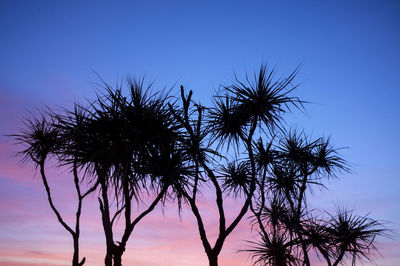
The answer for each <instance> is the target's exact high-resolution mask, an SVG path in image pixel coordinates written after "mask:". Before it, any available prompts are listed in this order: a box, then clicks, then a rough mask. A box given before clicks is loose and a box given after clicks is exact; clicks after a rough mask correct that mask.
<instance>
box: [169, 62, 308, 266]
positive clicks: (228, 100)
mask: <svg viewBox="0 0 400 266" xmlns="http://www.w3.org/2000/svg"><path fill="white" fill-rule="evenodd" d="M296 71H297V70H296ZM296 71H294V72H293V73H291V74H290V75H289V76H288V77H285V78H281V79H277V80H274V71H271V72H269V71H267V68H266V66H265V65H263V66H261V68H260V71H259V73H258V74H257V75H255V76H254V80H253V81H250V80H249V79H248V78H247V80H246V82H241V81H239V79H237V78H236V83H235V84H234V85H232V86H226V87H223V89H222V92H221V93H220V94H219V95H217V96H215V97H214V106H213V107H211V108H206V107H204V106H202V105H200V104H198V103H196V102H195V101H193V100H192V91H190V92H189V94H188V95H187V96H186V95H185V93H184V89H183V87H181V99H182V106H181V109H180V110H176V108H174V107H172V106H171V107H170V109H171V112H172V113H173V114H174V116H175V118H176V120H177V121H178V122H179V125H180V126H181V127H182V128H183V129H184V130H183V131H182V135H183V138H184V148H185V150H186V152H187V154H188V156H189V157H190V158H191V160H192V163H193V166H194V168H195V169H196V171H195V175H194V176H193V177H192V179H193V180H194V183H193V185H192V187H191V189H190V190H184V191H182V192H181V193H182V195H183V196H184V198H185V200H186V201H187V202H188V203H189V205H190V207H191V210H192V212H193V214H194V216H195V218H196V220H197V225H198V229H199V234H200V239H201V241H202V244H203V246H204V249H205V252H206V254H207V257H208V260H209V265H210V266H215V265H218V255H219V254H220V252H221V250H222V248H223V245H224V242H225V240H226V239H227V237H228V236H229V234H230V233H231V232H232V231H233V230H234V229H235V227H236V226H237V225H238V224H239V222H240V221H241V219H242V218H243V217H244V216H245V214H246V213H247V211H248V208H249V206H250V205H251V202H252V198H253V195H254V192H255V190H256V187H257V179H258V174H259V171H258V168H257V164H256V157H255V156H256V153H255V147H256V146H255V138H256V135H258V134H259V132H262V133H266V134H269V133H271V132H273V131H274V130H275V129H276V128H280V127H281V126H282V122H283V115H284V114H285V113H286V112H287V111H290V108H292V107H294V108H301V106H302V101H301V100H299V99H298V98H297V97H292V96H290V95H289V94H290V93H291V91H292V90H293V89H294V88H295V86H291V83H292V81H293V78H294V77H295V74H296ZM225 148H226V153H225V154H223V153H224V150H225ZM229 153H234V156H233V157H234V158H233V159H232V160H229V159H228V158H227V155H228V154H229ZM202 183H210V184H211V185H212V187H213V189H214V190H215V195H216V206H217V209H218V215H219V226H218V236H217V239H216V241H215V243H214V245H212V244H211V243H210V239H209V238H208V236H207V233H206V228H205V226H204V222H203V217H202V215H201V213H200V210H199V208H198V203H197V201H196V196H197V194H198V192H199V189H200V187H201V184H202ZM240 195H241V196H243V198H244V202H243V204H242V206H241V208H240V211H239V212H238V213H237V214H236V216H235V218H234V219H233V221H231V222H228V221H227V219H226V213H225V209H224V199H225V198H226V196H232V197H237V196H240Z"/></svg>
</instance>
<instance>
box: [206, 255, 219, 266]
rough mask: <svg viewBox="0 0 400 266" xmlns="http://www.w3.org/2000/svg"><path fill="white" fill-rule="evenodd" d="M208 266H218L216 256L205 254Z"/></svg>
mask: <svg viewBox="0 0 400 266" xmlns="http://www.w3.org/2000/svg"><path fill="white" fill-rule="evenodd" d="M207 256H208V262H209V266H218V254H213V253H212V254H207Z"/></svg>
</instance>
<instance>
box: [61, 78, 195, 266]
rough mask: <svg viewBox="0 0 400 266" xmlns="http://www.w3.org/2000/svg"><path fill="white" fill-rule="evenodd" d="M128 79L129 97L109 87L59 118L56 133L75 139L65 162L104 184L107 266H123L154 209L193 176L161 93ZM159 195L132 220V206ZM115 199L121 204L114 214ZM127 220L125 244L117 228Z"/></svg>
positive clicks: (101, 202)
mask: <svg viewBox="0 0 400 266" xmlns="http://www.w3.org/2000/svg"><path fill="white" fill-rule="evenodd" d="M144 86H145V85H144V80H143V79H139V80H134V79H133V80H128V87H129V92H130V95H129V97H128V98H127V97H124V96H123V95H122V88H121V87H117V88H115V89H114V88H112V87H111V86H110V85H108V84H106V83H104V87H105V90H106V93H105V94H103V95H99V96H98V97H97V99H96V100H95V101H91V102H90V103H89V105H88V107H84V106H82V105H76V106H75V110H74V111H73V112H67V114H66V115H58V116H56V120H57V128H58V129H60V130H61V131H62V132H64V133H65V134H66V135H68V136H69V137H70V140H71V145H70V146H69V147H68V148H67V149H66V150H64V151H63V152H64V155H65V156H64V157H63V160H64V161H65V162H71V161H73V162H74V163H76V164H77V165H78V167H80V168H82V169H85V170H84V171H85V172H86V173H87V175H86V179H87V180H88V182H95V183H96V184H99V187H100V196H99V197H98V201H99V208H100V211H101V215H102V224H103V229H104V234H105V238H106V246H107V249H106V256H105V265H107V266H111V265H115V266H117V265H121V264H122V254H123V253H124V251H125V247H126V244H127V241H128V239H129V237H130V235H131V234H132V232H133V230H134V228H135V226H136V225H137V224H138V223H139V222H140V221H141V220H142V219H143V218H144V217H145V216H146V215H147V214H149V213H150V212H151V211H152V210H153V209H154V208H155V206H156V205H157V204H158V203H159V202H160V201H164V200H165V199H166V198H167V197H169V192H168V189H170V190H171V191H174V190H176V186H184V185H185V183H186V182H187V178H186V176H187V175H188V174H190V172H191V169H190V166H187V164H186V163H185V162H186V160H187V159H186V158H185V154H184V153H182V152H181V148H180V146H179V138H180V136H179V131H178V127H177V126H176V123H175V120H174V117H173V116H172V114H171V113H170V111H169V107H168V105H167V101H168V98H166V97H164V96H163V95H162V94H161V93H158V94H150V93H151V92H150V87H151V84H150V85H149V86H148V87H147V88H145V87H144ZM149 193H150V194H152V195H155V196H154V199H153V200H152V201H151V202H150V204H149V205H148V206H145V208H144V210H143V211H142V212H140V213H138V214H137V216H136V217H135V218H133V217H132V216H133V213H132V201H133V200H136V201H138V203H139V202H140V201H141V200H142V196H144V194H147V195H148V194H149ZM111 199H116V202H117V206H116V208H115V210H113V206H112V204H111ZM119 216H123V218H124V230H123V234H122V237H121V239H120V241H115V239H114V233H113V229H114V227H115V222H116V220H117V218H118V217H119Z"/></svg>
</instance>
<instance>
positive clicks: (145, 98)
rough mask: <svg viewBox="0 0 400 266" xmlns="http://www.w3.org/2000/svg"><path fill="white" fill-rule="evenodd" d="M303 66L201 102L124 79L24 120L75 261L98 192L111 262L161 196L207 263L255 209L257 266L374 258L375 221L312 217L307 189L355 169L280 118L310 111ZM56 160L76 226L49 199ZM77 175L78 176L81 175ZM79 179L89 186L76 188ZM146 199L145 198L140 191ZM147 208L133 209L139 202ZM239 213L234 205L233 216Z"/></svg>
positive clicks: (258, 77)
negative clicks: (209, 204)
mask: <svg viewBox="0 0 400 266" xmlns="http://www.w3.org/2000/svg"><path fill="white" fill-rule="evenodd" d="M296 73H297V69H295V71H293V72H292V73H291V74H289V75H288V76H287V77H282V78H278V79H277V78H275V70H274V69H272V70H269V69H268V68H267V66H266V65H262V66H261V67H260V70H259V72H258V73H256V74H255V75H254V78H253V79H252V80H250V78H249V77H248V76H247V75H246V77H245V81H241V80H240V79H239V78H238V77H237V76H235V81H234V83H233V84H232V85H230V86H221V88H222V89H221V91H220V93H219V94H218V95H215V96H214V98H213V105H212V106H211V107H206V106H203V105H201V104H200V103H199V102H196V101H195V100H193V99H192V96H193V92H192V91H189V93H187V94H186V93H185V90H184V88H183V86H181V88H180V89H181V90H180V99H179V98H175V97H172V96H170V95H169V94H168V93H166V92H164V91H157V92H154V89H153V88H152V86H153V85H152V84H151V83H150V84H147V83H146V82H145V81H144V79H128V80H127V83H126V85H127V86H126V87H127V91H128V94H127V95H125V94H124V88H123V86H122V84H120V85H117V86H115V87H112V86H110V85H109V84H107V83H105V82H103V84H102V85H101V86H102V89H103V92H102V93H99V94H98V95H97V97H96V98H95V99H94V100H88V101H87V102H86V103H85V104H78V103H76V104H75V105H74V109H73V110H63V111H60V112H53V111H49V112H47V113H45V114H43V115H42V116H41V117H40V118H36V117H33V118H32V119H31V120H28V121H27V122H26V126H25V129H24V130H22V131H21V132H20V134H17V135H14V137H15V138H16V139H17V140H18V141H19V142H20V143H23V144H25V145H26V149H24V150H23V151H22V152H21V153H20V154H21V155H22V158H23V161H26V160H32V161H33V162H35V164H36V165H37V166H39V167H40V171H41V176H42V180H43V183H44V186H45V188H46V192H47V196H48V200H49V203H50V206H51V208H52V210H53V212H54V213H55V214H56V216H57V218H58V221H59V222H60V223H61V225H62V226H63V227H64V228H65V229H66V230H67V231H68V232H69V233H70V234H71V235H72V236H73V239H74V258H73V265H82V264H83V263H84V260H85V259H83V260H82V261H81V262H80V263H79V262H78V258H79V245H78V243H79V242H78V240H79V231H80V223H79V221H80V214H81V206H82V201H83V199H84V198H85V197H86V196H87V195H89V194H90V193H92V192H94V191H97V192H98V202H99V209H100V212H101V217H102V225H103V230H104V235H105V239H106V247H107V248H106V255H105V260H104V261H105V265H106V266H111V265H115V266H119V265H122V255H123V254H124V252H125V248H126V245H127V242H128V240H129V238H130V236H131V234H132V232H133V230H134V229H135V227H136V225H137V224H138V223H139V222H140V221H142V220H143V218H144V217H145V216H146V215H147V214H149V213H150V212H151V211H153V210H154V208H155V207H156V206H157V205H158V204H164V203H165V202H166V201H168V200H171V201H176V203H177V206H178V210H179V211H181V209H182V208H183V207H186V206H188V207H190V209H191V211H192V213H193V215H194V217H195V219H196V221H197V225H198V231H199V235H200V239H201V242H202V244H203V247H204V250H205V253H206V254H207V257H208V260H209V265H210V266H216V265H218V256H219V254H220V252H221V250H222V248H223V245H224V243H225V241H226V239H227V238H228V236H229V235H230V234H231V233H232V231H233V230H234V229H235V228H236V227H237V225H238V224H239V222H240V221H241V220H242V219H243V217H244V216H245V215H246V214H247V213H248V210H249V209H250V211H251V214H252V217H253V219H252V227H257V228H258V234H259V236H260V240H259V241H258V242H257V241H248V243H250V244H251V245H252V246H251V247H250V248H249V249H247V250H246V251H248V252H250V253H251V256H252V258H253V259H254V264H258V265H274V266H280V265H310V259H309V252H310V251H311V250H314V251H316V252H317V253H318V254H320V255H322V257H323V258H324V259H325V260H326V262H327V264H328V265H338V264H339V263H341V262H343V261H344V260H345V259H347V258H350V259H351V260H352V263H353V264H354V263H355V262H356V260H359V259H370V251H371V250H374V249H375V246H374V240H375V237H376V236H378V235H382V234H384V232H385V230H384V229H382V226H381V224H380V223H379V222H378V221H375V220H372V219H370V218H368V217H360V216H355V215H354V214H353V213H352V212H350V211H347V210H342V209H339V210H338V213H337V214H336V215H330V216H329V217H328V218H326V217H325V219H323V218H317V217H316V215H315V211H314V210H309V208H308V204H307V199H306V195H307V193H308V191H309V189H310V188H312V187H314V186H320V187H323V186H324V185H323V179H324V178H329V177H332V176H335V175H336V174H337V173H340V172H347V171H349V168H348V166H347V163H346V162H345V160H343V159H342V157H341V156H340V155H339V153H338V149H336V148H334V147H333V146H332V145H331V144H330V140H329V139H325V138H317V139H315V140H313V139H311V138H309V137H307V136H306V134H305V133H304V132H298V131H296V130H290V129H287V128H286V123H285V121H284V115H285V114H286V113H288V112H291V111H292V110H293V109H303V105H304V104H305V102H304V101H303V100H301V99H299V98H297V97H295V96H292V93H293V91H294V89H295V88H296V87H297V85H296V84H293V81H294V78H295V76H296ZM50 155H51V156H54V159H55V160H57V162H58V165H59V167H68V168H69V169H71V172H72V173H73V177H74V182H75V188H76V191H77V194H78V209H77V212H76V225H75V229H72V228H71V227H69V226H68V225H67V224H66V223H65V222H64V220H63V219H62V217H61V215H60V214H59V212H58V210H57V209H56V207H55V206H54V204H53V201H52V195H51V193H50V188H49V186H48V183H47V178H46V175H45V161H46V160H48V158H49V156H50ZM78 174H79V175H80V176H78ZM82 182H84V183H86V184H87V185H88V187H89V189H88V191H87V192H85V193H84V194H81V191H80V185H81V183H82ZM210 187H211V189H213V190H214V192H215V197H216V201H215V204H216V208H217V212H218V230H217V238H216V241H215V243H214V244H213V245H212V244H211V243H210V239H209V237H208V236H207V234H206V231H207V229H206V227H205V224H204V221H203V220H204V216H202V214H201V210H200V208H199V201H198V197H197V196H198V194H201V192H202V190H203V189H204V188H210ZM144 197H146V198H150V200H149V204H148V205H147V206H146V205H145V204H143V198H144ZM227 197H231V198H232V199H234V200H237V202H238V204H239V205H240V207H239V210H238V211H237V213H235V214H234V215H233V218H232V220H231V221H228V220H227V218H226V216H227V213H226V209H225V206H224V201H226V199H227ZM113 202H116V204H113ZM135 202H136V203H138V204H142V205H141V206H142V210H141V211H140V212H138V213H136V214H134V213H133V211H132V204H133V203H135ZM231 214H232V213H231ZM119 217H123V218H122V219H123V225H124V227H123V233H122V237H121V239H120V240H119V241H116V240H115V236H114V229H115V223H116V221H117V220H118V218H119Z"/></svg>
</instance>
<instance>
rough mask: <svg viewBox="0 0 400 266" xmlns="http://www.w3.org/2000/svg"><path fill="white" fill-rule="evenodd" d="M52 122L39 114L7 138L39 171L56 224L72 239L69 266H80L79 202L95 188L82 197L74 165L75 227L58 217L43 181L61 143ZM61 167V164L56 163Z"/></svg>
mask: <svg viewBox="0 0 400 266" xmlns="http://www.w3.org/2000/svg"><path fill="white" fill-rule="evenodd" d="M53 122H54V121H53V120H52V119H51V116H50V115H49V114H46V113H42V114H40V115H39V117H35V116H33V117H32V118H31V119H30V120H26V121H25V129H23V130H21V131H20V134H15V135H11V136H12V137H14V138H15V139H16V140H17V141H18V142H19V143H20V144H23V145H24V146H25V147H26V149H25V150H23V151H21V152H20V153H19V155H21V156H22V158H23V159H22V160H23V162H25V161H33V162H34V163H35V167H36V168H39V171H40V175H41V178H42V182H43V185H44V187H45V189H46V194H47V200H48V202H49V204H50V207H51V209H52V211H53V212H54V214H55V215H56V216H57V219H58V222H59V223H60V224H61V225H62V226H63V227H64V229H65V230H67V231H68V233H70V234H71V236H72V239H73V247H74V252H73V258H72V265H73V266H80V265H83V264H84V263H85V260H86V259H85V258H83V259H82V260H79V235H80V216H81V211H82V203H83V199H84V198H85V197H87V196H88V195H89V194H90V193H91V192H93V191H94V190H95V189H96V185H95V186H93V187H91V188H90V189H89V190H87V191H86V192H85V193H83V194H82V192H81V187H80V184H79V177H78V168H77V165H76V163H73V164H72V167H71V168H72V174H73V178H74V184H75V189H76V193H77V196H78V206H77V209H76V214H75V228H73V227H71V226H69V225H68V224H67V223H66V222H65V221H64V219H63V218H62V216H61V214H60V212H59V210H58V209H57V207H56V206H55V205H54V202H53V195H52V194H51V190H50V186H49V184H48V181H47V176H46V171H45V169H46V168H45V163H46V161H48V159H49V157H51V156H52V155H53V156H55V157H56V159H59V158H60V157H59V156H60V151H61V150H62V149H63V148H62V147H63V146H64V144H65V143H64V141H65V139H63V138H62V137H61V134H60V131H59V130H58V129H57V128H56V127H55V126H54V123H53ZM59 162H60V163H61V164H63V162H62V161H59Z"/></svg>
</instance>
